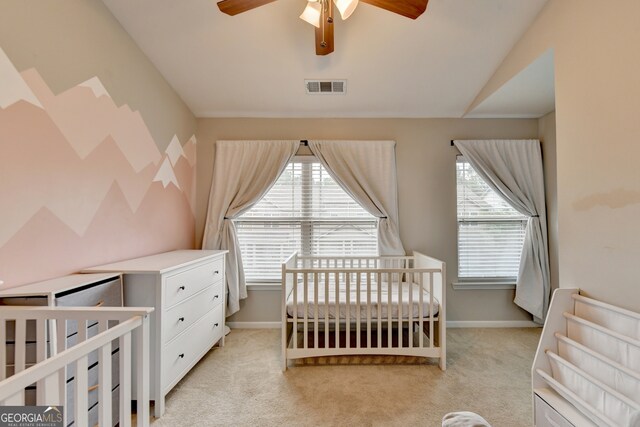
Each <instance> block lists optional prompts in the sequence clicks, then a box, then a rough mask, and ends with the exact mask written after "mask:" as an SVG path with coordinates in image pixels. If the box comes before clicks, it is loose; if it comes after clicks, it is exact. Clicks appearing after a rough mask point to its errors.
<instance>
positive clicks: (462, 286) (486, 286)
mask: <svg viewBox="0 0 640 427" xmlns="http://www.w3.org/2000/svg"><path fill="white" fill-rule="evenodd" d="M451 286H452V287H453V289H454V290H456V291H477V290H505V289H515V288H516V283H515V281H496V282H489V281H481V280H477V281H473V280H469V281H463V282H453V283H451Z"/></svg>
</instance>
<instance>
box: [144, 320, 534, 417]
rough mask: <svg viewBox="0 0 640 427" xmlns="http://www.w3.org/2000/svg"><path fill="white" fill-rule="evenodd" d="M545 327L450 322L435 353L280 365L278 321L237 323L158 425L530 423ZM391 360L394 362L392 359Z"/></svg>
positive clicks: (171, 398)
mask: <svg viewBox="0 0 640 427" xmlns="http://www.w3.org/2000/svg"><path fill="white" fill-rule="evenodd" d="M540 331H541V330H540V329H530V328H528V329H449V330H448V331H447V338H448V358H447V362H448V369H447V371H446V372H442V371H440V369H438V367H437V365H436V362H435V361H427V363H425V362H424V361H419V360H416V359H414V358H407V359H397V358H386V357H366V358H364V357H363V358H353V359H350V358H328V359H322V360H312V361H311V360H310V361H308V362H306V363H305V362H303V363H296V365H295V366H291V365H290V367H289V369H288V370H287V372H285V373H283V372H282V371H281V369H280V331H279V330H238V329H235V330H233V331H232V332H231V334H229V335H228V336H227V341H226V345H225V347H223V348H217V347H216V348H214V349H212V350H211V351H210V352H209V353H208V354H207V355H206V356H205V357H204V358H203V359H202V360H201V361H200V363H199V364H198V365H196V367H195V368H194V369H193V370H192V371H191V372H190V373H189V374H188V375H187V376H186V377H185V378H184V379H183V380H182V381H181V382H180V383H179V384H178V385H177V386H176V388H175V389H174V390H173V391H172V392H171V393H170V394H169V395H168V396H167V403H166V405H167V406H166V413H165V415H164V416H163V417H162V418H161V419H159V420H156V421H155V422H154V423H153V426H155V427H160V426H193V427H195V426H284V425H288V426H426V427H431V426H433V427H436V426H440V420H441V418H442V416H443V415H444V414H446V413H447V412H451V411H458V410H467V411H473V412H476V413H478V414H481V415H482V416H483V417H485V418H486V419H487V421H489V422H490V423H491V424H492V426H493V427H522V426H530V425H532V409H531V394H530V375H531V374H530V371H531V364H532V362H533V355H534V352H535V349H536V345H537V342H538V338H539V336H540ZM389 362H394V363H392V364H390V363H389Z"/></svg>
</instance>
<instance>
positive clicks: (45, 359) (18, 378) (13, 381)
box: [0, 306, 153, 427]
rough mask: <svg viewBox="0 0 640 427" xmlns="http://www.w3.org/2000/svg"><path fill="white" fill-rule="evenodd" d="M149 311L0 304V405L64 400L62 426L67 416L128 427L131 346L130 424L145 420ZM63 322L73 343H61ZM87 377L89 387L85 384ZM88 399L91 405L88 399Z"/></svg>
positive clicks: (51, 403) (64, 340)
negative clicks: (134, 415) (133, 357)
mask: <svg viewBox="0 0 640 427" xmlns="http://www.w3.org/2000/svg"><path fill="white" fill-rule="evenodd" d="M152 311H153V309H152V308H131V307H127V308H122V307H100V308H78V307H73V308H59V307H8V306H7V307H2V308H0V342H1V343H2V345H1V346H0V380H2V381H0V405H2V406H7V405H12V406H25V405H46V406H52V407H58V406H63V407H64V411H62V413H63V416H64V419H63V425H65V426H67V425H69V424H70V423H71V422H73V423H74V426H81V427H82V426H87V425H89V426H94V425H96V424H99V425H101V426H113V425H115V424H116V423H119V425H120V426H130V425H131V400H132V396H131V380H132V378H131V372H132V360H131V354H132V349H133V348H134V347H135V352H136V360H135V363H136V367H137V368H136V373H135V375H136V380H137V384H138V385H139V386H138V388H137V395H136V396H134V397H133V398H134V399H136V400H137V425H138V426H148V425H149V369H148V367H149V313H150V312H152ZM92 324H95V325H94V326H92ZM90 326H91V327H90ZM69 328H71V329H74V330H75V331H77V333H75V334H74V337H75V338H74V340H73V343H68V339H67V331H68V330H69ZM93 331H95V335H94V332H93ZM92 335H93V336H92ZM132 335H133V341H132ZM114 340H115V341H117V345H118V346H119V350H118V358H117V359H115V358H114V356H113V355H112V348H113V347H114V344H115V343H114ZM67 347H68V348H67ZM96 362H97V363H96ZM116 362H117V364H116ZM114 365H115V366H114ZM91 366H93V367H92V368H90V367H91ZM118 371H119V385H118V386H117V387H116V388H115V389H112V378H113V376H114V375H116V378H118V375H117V374H116V372H118ZM93 376H95V378H93ZM71 378H73V380H71ZM93 379H95V381H96V384H95V385H93V384H91V383H92V382H93V381H92V380H93ZM71 381H72V382H73V386H72V387H71V388H70V384H71ZM140 384H143V386H142V387H141V386H140ZM68 390H72V392H70V393H69V392H68ZM92 400H96V401H97V403H96V404H95V405H90V402H91V401H92Z"/></svg>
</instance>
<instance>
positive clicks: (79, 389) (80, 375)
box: [73, 320, 89, 427]
mask: <svg viewBox="0 0 640 427" xmlns="http://www.w3.org/2000/svg"><path fill="white" fill-rule="evenodd" d="M86 340H87V321H86V320H78V344H80V343H82V342H84V341H86ZM88 372H89V359H88V356H87V355H85V356H82V357H81V358H80V359H78V360H77V361H76V377H75V382H74V390H73V391H74V399H75V411H74V419H75V425H76V426H78V427H84V426H86V425H87V424H88V413H89V395H88V393H87V389H88V388H89V378H88Z"/></svg>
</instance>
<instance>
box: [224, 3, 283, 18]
mask: <svg viewBox="0 0 640 427" xmlns="http://www.w3.org/2000/svg"><path fill="white" fill-rule="evenodd" d="M274 1H276V0H222V1H219V2H218V8H219V9H220V11H221V12H224V13H226V14H227V15H231V16H233V15H237V14H239V13H242V12H246V11H247V10H251V9H255V8H256V7H260V6H263V5H265V4H267V3H271V2H274Z"/></svg>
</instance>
